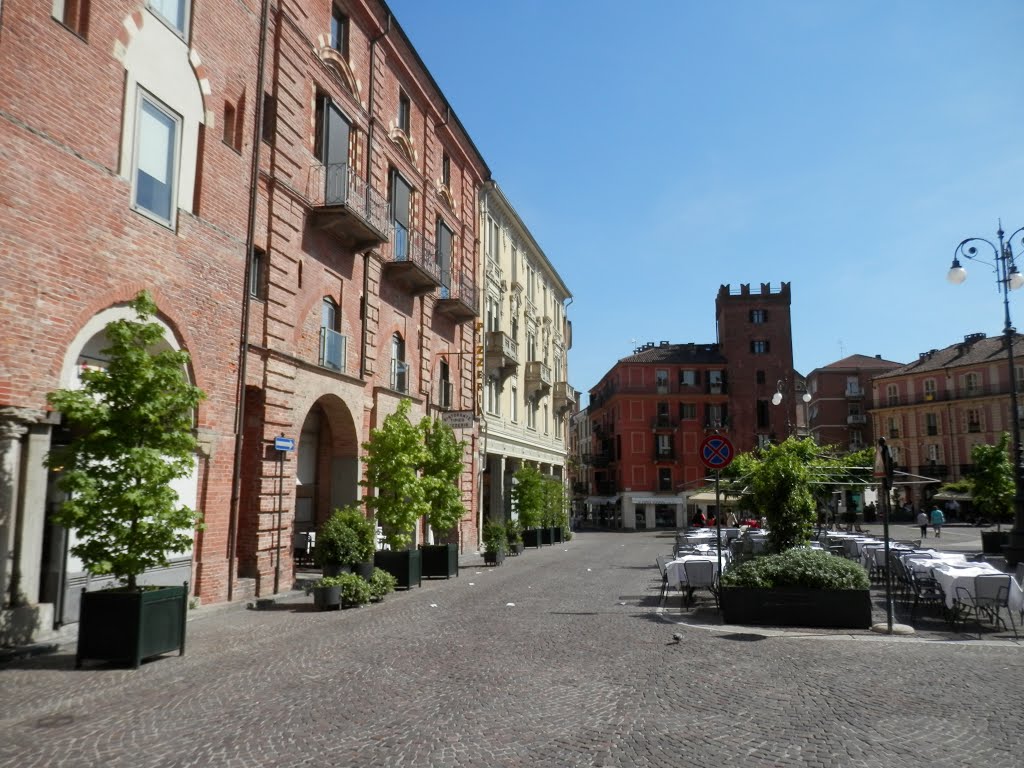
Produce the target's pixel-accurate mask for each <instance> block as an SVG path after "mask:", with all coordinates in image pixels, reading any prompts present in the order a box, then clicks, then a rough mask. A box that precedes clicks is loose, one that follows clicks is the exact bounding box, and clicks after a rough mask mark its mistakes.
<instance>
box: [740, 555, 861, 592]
mask: <svg viewBox="0 0 1024 768" xmlns="http://www.w3.org/2000/svg"><path fill="white" fill-rule="evenodd" d="M722 586H726V587H762V588H770V587H809V588H813V589H868V588H869V587H870V586H871V582H870V581H869V580H868V574H867V572H866V571H865V570H864V569H863V568H862V567H861V566H860V565H859V564H858V563H855V562H853V561H851V560H847V559H845V558H842V557H836V556H835V555H832V554H829V553H828V552H823V551H821V550H814V549H790V550H787V551H785V552H781V553H779V554H777V555H765V556H763V557H755V558H754V559H752V560H748V561H746V562H745V563H742V564H740V565H738V566H736V567H735V568H732V569H731V570H729V571H726V572H725V573H724V574H722Z"/></svg>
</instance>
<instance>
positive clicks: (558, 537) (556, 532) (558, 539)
mask: <svg viewBox="0 0 1024 768" xmlns="http://www.w3.org/2000/svg"><path fill="white" fill-rule="evenodd" d="M551 536H552V538H553V539H554V542H555V544H561V543H562V539H563V538H564V537H563V536H562V529H561V527H555V528H552V529H551Z"/></svg>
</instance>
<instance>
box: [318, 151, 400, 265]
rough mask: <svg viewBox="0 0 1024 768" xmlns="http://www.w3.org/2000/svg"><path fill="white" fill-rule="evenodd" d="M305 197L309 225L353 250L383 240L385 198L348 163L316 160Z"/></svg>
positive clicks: (387, 223)
mask: <svg viewBox="0 0 1024 768" xmlns="http://www.w3.org/2000/svg"><path fill="white" fill-rule="evenodd" d="M306 197H307V198H308V199H309V201H310V205H311V207H312V209H313V213H312V218H313V225H314V226H316V227H317V228H319V229H323V230H326V231H328V232H330V233H331V234H332V235H334V236H335V237H337V238H338V239H339V240H341V241H342V242H344V243H346V244H347V245H349V246H351V247H352V248H353V249H354V250H357V251H359V250H365V249H367V248H372V247H375V246H377V245H380V244H381V243H383V242H385V241H387V239H388V235H389V230H390V228H391V223H390V221H389V220H388V201H387V200H386V199H385V198H384V196H383V195H381V194H380V192H378V191H377V190H375V189H374V188H373V187H372V186H370V185H369V184H367V183H366V181H365V180H364V179H362V178H360V177H359V175H358V174H356V173H353V172H352V170H351V168H350V167H349V165H348V163H332V164H330V165H322V164H319V163H318V164H317V165H314V166H313V167H312V168H310V172H309V178H308V182H307V189H306Z"/></svg>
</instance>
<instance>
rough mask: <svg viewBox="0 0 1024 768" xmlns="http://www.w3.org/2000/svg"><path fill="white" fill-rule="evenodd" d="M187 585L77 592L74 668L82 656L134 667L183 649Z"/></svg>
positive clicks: (82, 659) (83, 658)
mask: <svg viewBox="0 0 1024 768" xmlns="http://www.w3.org/2000/svg"><path fill="white" fill-rule="evenodd" d="M187 613H188V585H187V584H186V585H184V586H181V587H157V588H155V589H143V590H136V591H134V592H129V591H126V590H119V589H105V590H99V591H96V592H86V591H84V590H83V592H82V609H81V615H80V617H79V624H78V650H77V652H76V653H75V666H76V667H81V666H82V662H83V661H84V660H86V659H96V660H98V661H113V662H118V663H124V664H131V665H132V666H133V667H136V668H137V667H138V666H139V664H141V663H142V660H143V659H148V658H150V657H151V656H159V655H160V654H162V653H170V652H171V651H178V655H179V656H180V655H183V654H184V653H185V616H186V614H187Z"/></svg>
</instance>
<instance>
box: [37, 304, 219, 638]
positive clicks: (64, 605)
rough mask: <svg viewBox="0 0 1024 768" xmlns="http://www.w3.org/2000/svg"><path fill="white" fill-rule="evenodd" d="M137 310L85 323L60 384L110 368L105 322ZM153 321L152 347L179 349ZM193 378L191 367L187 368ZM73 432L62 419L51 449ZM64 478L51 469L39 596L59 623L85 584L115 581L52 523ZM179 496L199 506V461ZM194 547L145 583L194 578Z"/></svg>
mask: <svg viewBox="0 0 1024 768" xmlns="http://www.w3.org/2000/svg"><path fill="white" fill-rule="evenodd" d="M136 319H137V317H136V314H135V311H134V310H133V309H132V308H131V307H129V306H117V307H111V308H109V309H106V310H104V311H103V312H100V313H99V314H97V315H95V316H93V317H92V318H91V319H90V320H89V322H87V323H86V324H85V326H84V327H83V328H82V330H81V331H79V333H78V335H77V336H76V337H75V339H74V341H72V343H71V344H70V345H69V346H68V349H67V351H66V353H65V356H64V364H63V367H62V370H61V379H60V386H61V388H67V389H78V388H80V387H81V375H82V372H83V371H85V370H88V369H90V368H92V369H95V368H105V367H106V365H107V362H108V358H107V357H106V355H104V354H103V350H104V349H106V348H107V347H108V346H109V344H110V343H109V340H108V338H107V334H106V325H107V324H108V323H110V322H113V321H115V320H136ZM150 322H155V323H158V324H159V325H162V326H163V329H164V335H163V340H162V341H161V342H160V344H158V345H157V347H156V348H155V349H154V350H153V351H154V352H160V351H162V350H163V349H175V350H178V349H180V348H181V347H180V345H179V344H178V342H177V339H176V338H175V335H174V332H173V331H172V330H171V328H170V326H168V325H167V324H166V323H164V322H163V321H161V320H160V319H159V318H155V317H154V318H151V320H150ZM182 373H183V374H184V375H185V376H186V378H188V379H189V381H191V380H192V377H191V371H189V370H187V369H186V370H184V371H183V372H182ZM70 437H71V433H70V432H69V431H68V429H67V428H65V427H64V425H63V424H62V425H61V426H60V427H59V428H57V429H54V430H53V431H52V432H51V435H50V447H51V449H52V448H54V447H56V446H59V445H61V444H65V443H66V442H67V441H68V440H69V439H70ZM59 477H60V469H59V468H51V469H50V471H49V477H48V481H47V488H46V510H47V516H46V522H45V526H44V530H43V543H42V547H41V549H42V562H41V573H42V581H41V593H40V601H41V602H46V603H50V602H52V603H54V604H55V619H56V623H58V624H68V623H74V622H77V621H78V612H79V606H80V602H81V591H82V587H85V588H86V589H89V590H94V589H103V588H104V587H107V586H111V585H113V584H114V579H113V577H110V576H93V575H91V574H89V573H88V572H86V570H85V568H84V566H83V564H82V561H81V560H79V559H78V558H77V557H75V556H74V555H72V554H71V552H70V550H71V548H72V547H73V546H74V545H75V543H76V539H75V535H74V532H73V531H67V530H65V529H63V528H61V527H60V526H57V525H55V524H53V523H52V522H50V520H51V517H50V513H51V512H52V511H54V510H55V509H56V508H57V507H58V506H59V505H60V504H61V503H62V502H63V500H64V495H63V493H62V492H61V491H60V490H59V489H58V488H57V481H58V479H59ZM171 487H172V488H173V489H174V491H175V492H176V493H177V495H178V500H179V501H180V502H181V503H182V504H183V505H185V506H187V507H191V508H192V509H198V508H199V506H200V505H199V464H198V461H193V464H192V471H191V472H190V473H189V475H188V476H186V477H182V478H178V479H177V480H175V481H173V482H172V483H171ZM193 550H194V544H193V546H190V547H189V548H188V549H187V550H185V551H182V552H170V553H168V565H167V567H165V568H153V569H150V570H148V571H146V572H145V573H143V574H142V575H141V576H140V577H139V583H140V584H159V585H180V584H181V583H182V582H186V581H187V582H189V583H190V584H191V583H192V582H193V577H192V559H193Z"/></svg>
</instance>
